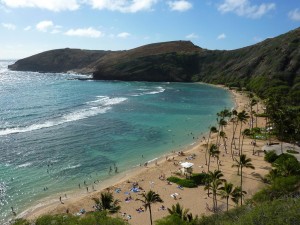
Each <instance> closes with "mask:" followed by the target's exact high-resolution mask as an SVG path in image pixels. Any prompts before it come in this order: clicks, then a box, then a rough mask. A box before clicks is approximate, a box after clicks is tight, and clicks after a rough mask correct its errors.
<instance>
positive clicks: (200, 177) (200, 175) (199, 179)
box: [191, 173, 209, 185]
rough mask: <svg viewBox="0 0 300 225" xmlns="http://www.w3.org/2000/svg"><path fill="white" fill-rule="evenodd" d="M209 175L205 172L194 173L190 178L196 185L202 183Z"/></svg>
mask: <svg viewBox="0 0 300 225" xmlns="http://www.w3.org/2000/svg"><path fill="white" fill-rule="evenodd" d="M208 177H209V175H208V174H207V173H194V174H192V176H191V180H193V181H194V182H195V184H197V185H204V184H205V182H206V180H207V178H208Z"/></svg>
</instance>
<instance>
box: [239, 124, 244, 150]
mask: <svg viewBox="0 0 300 225" xmlns="http://www.w3.org/2000/svg"><path fill="white" fill-rule="evenodd" d="M242 127H243V123H242V122H241V126H240V136H239V155H241V149H240V147H241V146H240V143H241V136H242Z"/></svg>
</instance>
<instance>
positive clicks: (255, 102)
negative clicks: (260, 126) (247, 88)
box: [249, 98, 257, 129]
mask: <svg viewBox="0 0 300 225" xmlns="http://www.w3.org/2000/svg"><path fill="white" fill-rule="evenodd" d="M256 104H257V100H256V99H254V98H251V99H250V103H249V105H250V118H251V123H250V128H251V129H253V123H254V118H253V114H254V111H253V106H255V105H256ZM256 126H257V125H256Z"/></svg>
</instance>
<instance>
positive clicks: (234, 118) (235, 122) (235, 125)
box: [230, 109, 238, 159]
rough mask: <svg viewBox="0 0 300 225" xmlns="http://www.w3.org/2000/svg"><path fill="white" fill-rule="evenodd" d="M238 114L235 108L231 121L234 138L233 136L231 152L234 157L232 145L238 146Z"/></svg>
mask: <svg viewBox="0 0 300 225" xmlns="http://www.w3.org/2000/svg"><path fill="white" fill-rule="evenodd" d="M237 115H238V112H237V111H236V110H235V109H234V110H232V112H231V116H232V118H231V120H230V121H231V122H232V138H231V142H230V153H231V158H232V159H233V150H232V146H233V145H234V146H235V148H236V145H235V132H236V129H237V125H238V120H237Z"/></svg>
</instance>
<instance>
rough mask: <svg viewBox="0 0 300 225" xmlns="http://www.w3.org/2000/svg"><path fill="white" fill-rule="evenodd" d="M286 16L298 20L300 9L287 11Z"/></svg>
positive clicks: (299, 19) (299, 18)
mask: <svg viewBox="0 0 300 225" xmlns="http://www.w3.org/2000/svg"><path fill="white" fill-rule="evenodd" d="M288 16H289V18H290V19H291V20H295V21H300V10H299V9H298V8H297V9H294V10H292V11H290V12H289V14H288Z"/></svg>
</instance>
